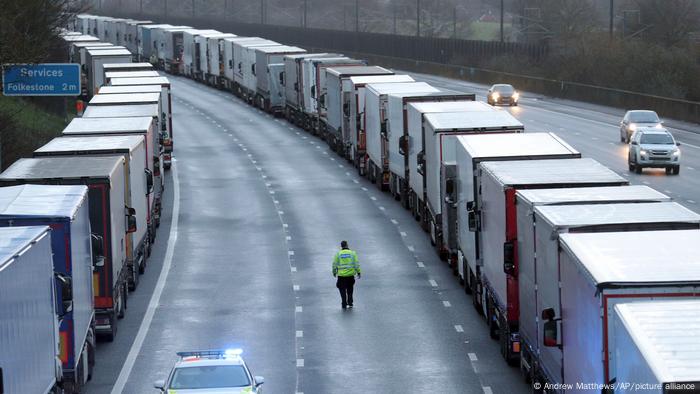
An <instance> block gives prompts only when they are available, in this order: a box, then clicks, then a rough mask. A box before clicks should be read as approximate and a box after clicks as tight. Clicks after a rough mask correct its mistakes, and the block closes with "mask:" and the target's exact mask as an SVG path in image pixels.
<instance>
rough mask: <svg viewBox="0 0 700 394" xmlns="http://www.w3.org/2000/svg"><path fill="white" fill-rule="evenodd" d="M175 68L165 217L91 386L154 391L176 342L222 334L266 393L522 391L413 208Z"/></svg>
mask: <svg viewBox="0 0 700 394" xmlns="http://www.w3.org/2000/svg"><path fill="white" fill-rule="evenodd" d="M170 78H171V81H172V86H173V92H174V95H175V100H174V103H173V105H174V113H173V122H174V130H175V158H176V162H175V165H174V168H173V170H172V171H171V172H170V174H169V179H168V184H167V189H166V200H165V201H166V203H165V217H164V220H163V224H162V225H161V228H160V230H159V234H158V239H157V240H156V245H155V247H154V255H153V258H152V259H151V261H150V262H149V266H148V268H147V271H146V273H145V275H144V277H143V281H142V282H141V285H140V287H139V289H137V291H136V292H134V293H132V294H131V296H130V298H129V309H128V311H127V312H128V313H127V317H126V318H125V319H124V320H122V321H120V326H119V330H120V331H119V333H118V337H117V339H116V341H115V342H114V343H109V344H105V343H100V344H99V345H100V346H98V355H97V366H96V369H95V373H94V376H93V380H92V381H91V382H90V384H89V385H88V392H89V393H108V392H110V391H111V390H114V392H119V391H120V390H123V392H124V393H150V392H156V390H155V389H153V388H152V384H153V381H155V380H157V379H163V378H165V377H166V376H167V373H168V372H169V370H170V368H171V367H172V365H173V363H174V362H175V360H176V355H175V352H176V351H183V350H196V349H211V348H227V347H241V348H243V349H244V352H245V353H244V358H245V359H246V361H247V362H248V363H249V365H250V367H251V369H252V371H253V373H254V374H256V375H262V376H264V377H265V381H266V383H265V385H264V391H265V392H266V393H295V392H303V393H306V394H309V393H370V392H386V393H407V392H440V393H484V392H486V393H489V392H495V393H504V392H508V393H520V392H526V391H527V389H528V387H527V386H526V385H525V383H524V382H523V381H522V379H521V378H520V376H519V372H518V370H517V369H515V368H509V367H507V366H506V364H505V362H504V361H503V360H502V359H501V356H500V353H499V350H498V344H497V343H496V342H495V341H493V340H491V339H490V338H489V336H488V330H487V327H486V324H485V322H484V320H483V319H482V318H481V317H480V316H478V315H477V314H476V312H475V311H474V309H473V307H472V306H471V299H470V298H469V296H467V295H466V294H464V290H463V289H462V288H461V287H460V286H459V283H458V281H457V280H456V278H455V277H454V276H453V275H452V272H451V270H449V269H448V268H447V266H446V265H445V263H443V262H441V261H440V260H439V259H438V257H437V255H436V254H435V252H434V249H433V248H432V246H431V245H430V242H429V240H428V238H427V237H426V235H425V233H424V232H423V231H422V230H421V229H420V228H419V227H418V226H417V225H416V222H415V221H414V219H413V218H412V217H411V215H410V214H409V213H408V211H405V210H404V209H403V208H402V207H401V206H400V205H399V204H398V203H396V201H394V200H393V198H391V197H389V196H388V195H387V194H386V193H381V192H380V191H379V190H378V189H377V188H376V186H373V185H370V184H369V183H368V182H366V181H365V180H364V179H363V178H360V177H358V175H357V171H356V170H355V169H354V168H353V167H352V166H351V165H349V164H348V163H347V162H345V161H343V160H341V159H340V158H339V157H337V156H336V155H335V154H334V153H333V152H330V151H329V150H328V148H327V146H326V144H325V143H324V142H322V141H320V140H319V139H317V138H315V137H313V136H311V135H309V134H307V133H305V132H303V131H301V130H299V129H297V128H294V127H291V126H290V125H289V124H288V123H287V122H285V121H283V120H279V119H274V118H272V117H270V116H268V115H266V114H263V113H261V112H260V111H258V110H255V109H253V108H251V107H249V106H248V105H246V104H244V103H242V102H241V101H240V100H238V99H236V98H234V97H233V96H231V95H230V94H228V93H225V92H220V91H217V90H215V89H211V88H208V87H204V86H202V85H200V84H197V83H195V82H193V81H189V80H187V79H183V78H177V77H172V76H171V77H170ZM175 194H177V196H175ZM176 197H177V198H176ZM174 209H177V210H178V212H179V215H178V218H176V219H173V217H172V212H173V210H174ZM169 237H170V240H171V242H170V249H172V250H170V251H168V246H169V245H168V239H169ZM173 239H175V241H173ZM343 239H345V240H347V241H348V242H349V243H350V246H351V247H352V248H353V249H355V250H357V252H358V254H359V257H360V262H361V266H362V271H363V273H364V275H363V277H362V279H359V280H358V282H357V284H356V288H355V308H354V309H352V310H342V309H341V307H340V297H339V294H338V291H337V289H336V288H335V281H334V278H333V277H332V275H331V259H332V256H333V254H334V253H335V252H336V251H337V250H338V244H339V242H340V241H341V240H343ZM164 266H165V269H163V267H164ZM166 275H167V278H166ZM164 278H165V279H164ZM151 317H152V318H151Z"/></svg>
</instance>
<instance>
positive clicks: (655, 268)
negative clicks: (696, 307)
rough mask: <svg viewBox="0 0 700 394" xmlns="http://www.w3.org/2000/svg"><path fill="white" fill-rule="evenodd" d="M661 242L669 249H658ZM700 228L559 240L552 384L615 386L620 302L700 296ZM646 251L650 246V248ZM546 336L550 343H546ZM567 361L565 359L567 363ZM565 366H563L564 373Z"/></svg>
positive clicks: (550, 333)
mask: <svg viewBox="0 0 700 394" xmlns="http://www.w3.org/2000/svg"><path fill="white" fill-rule="evenodd" d="M654 245H663V247H655V246H654ZM698 245H700V231H698V230H670V231H639V232H637V231H630V232H617V233H566V234H561V235H559V258H558V266H559V269H560V270H561V271H560V281H561V284H560V289H561V290H560V292H561V294H560V298H559V299H560V305H558V310H561V311H566V314H562V315H557V314H556V313H555V312H554V311H553V310H552V309H553V308H554V307H557V305H546V309H545V310H543V311H542V312H543V314H542V315H541V317H542V320H543V324H542V325H543V327H544V330H543V331H544V332H546V337H545V336H544V335H543V343H546V345H547V346H546V347H547V348H548V349H550V350H553V351H554V354H553V355H551V356H548V357H547V358H544V357H542V358H541V363H542V365H541V366H542V367H543V369H545V370H547V371H551V373H552V375H551V376H546V377H543V378H544V380H545V381H550V382H552V383H571V384H572V385H573V390H570V391H571V392H586V391H587V390H586V387H580V386H577V385H576V382H590V383H598V384H604V383H610V381H611V379H612V377H613V376H614V373H615V371H614V370H611V367H614V365H615V362H616V359H615V354H614V353H613V352H612V349H615V346H616V338H615V336H614V335H612V334H613V327H612V324H613V321H614V308H615V306H616V305H617V304H621V303H630V302H639V301H649V300H655V301H661V300H664V299H680V298H693V299H697V297H698V294H700V257H699V256H700V247H699V246H698ZM644 246H646V247H644ZM545 339H546V342H545ZM562 360H565V362H563V365H562ZM557 365H558V366H559V367H558V368H557Z"/></svg>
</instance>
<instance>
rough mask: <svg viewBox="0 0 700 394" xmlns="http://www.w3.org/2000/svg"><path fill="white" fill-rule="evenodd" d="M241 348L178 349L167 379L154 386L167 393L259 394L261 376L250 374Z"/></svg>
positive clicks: (261, 381)
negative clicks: (176, 357)
mask: <svg viewBox="0 0 700 394" xmlns="http://www.w3.org/2000/svg"><path fill="white" fill-rule="evenodd" d="M242 353H243V352H242V351H241V350H240V349H228V350H202V351H195V352H179V353H177V355H178V357H179V359H178V361H177V362H176V363H175V366H174V367H173V370H172V371H170V375H169V376H168V379H166V380H159V381H156V382H155V383H154V384H153V385H154V387H155V388H157V389H159V390H160V391H161V392H162V393H167V394H175V393H177V394H238V393H256V394H261V393H262V388H261V387H260V385H262V384H263V382H264V379H263V377H262V376H253V375H252V374H251V373H250V369H248V366H247V365H246V363H245V361H243V358H242V357H241V354H242Z"/></svg>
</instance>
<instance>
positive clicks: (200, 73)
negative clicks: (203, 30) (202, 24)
mask: <svg viewBox="0 0 700 394" xmlns="http://www.w3.org/2000/svg"><path fill="white" fill-rule="evenodd" d="M235 36H236V35H235V34H231V33H218V32H217V33H207V34H200V35H198V36H196V37H195V45H196V46H197V49H196V54H197V59H198V60H199V62H198V63H197V64H196V66H197V68H196V69H195V71H196V72H195V79H197V80H200V81H203V82H209V80H210V79H209V78H210V75H211V67H210V64H209V63H210V59H209V57H210V53H209V41H211V42H212V45H213V44H214V43H216V44H217V48H218V43H219V40H220V39H224V38H228V37H235ZM217 54H218V51H217ZM217 61H218V58H217Z"/></svg>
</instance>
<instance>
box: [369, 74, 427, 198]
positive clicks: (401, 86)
mask: <svg viewBox="0 0 700 394" xmlns="http://www.w3.org/2000/svg"><path fill="white" fill-rule="evenodd" d="M437 92H439V90H438V89H437V88H434V87H432V86H430V85H429V84H428V83H426V82H404V83H371V84H369V85H367V90H366V91H365V106H364V108H365V110H364V130H365V144H366V147H367V176H368V178H369V180H370V182H373V183H376V184H377V185H378V186H379V188H380V189H381V190H388V189H389V140H390V134H391V122H390V120H389V108H388V107H389V95H391V94H429V93H437ZM402 123H403V122H402ZM358 168H359V171H360V174H363V173H364V171H363V167H362V166H358Z"/></svg>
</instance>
